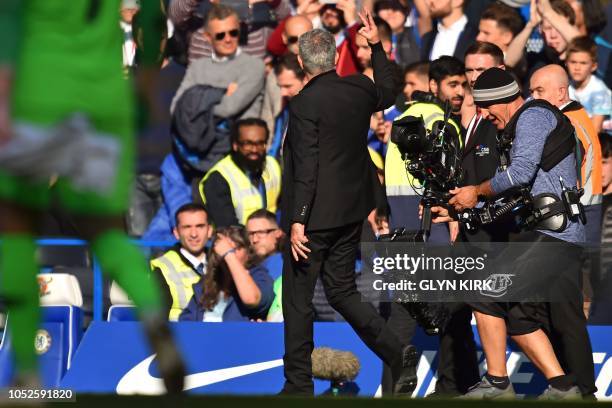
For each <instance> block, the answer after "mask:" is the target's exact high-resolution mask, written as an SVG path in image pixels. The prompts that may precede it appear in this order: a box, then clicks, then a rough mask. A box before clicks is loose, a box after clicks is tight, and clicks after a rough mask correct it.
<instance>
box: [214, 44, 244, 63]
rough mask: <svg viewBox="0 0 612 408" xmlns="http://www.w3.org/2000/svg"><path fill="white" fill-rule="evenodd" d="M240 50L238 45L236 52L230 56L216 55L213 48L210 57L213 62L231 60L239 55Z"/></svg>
mask: <svg viewBox="0 0 612 408" xmlns="http://www.w3.org/2000/svg"><path fill="white" fill-rule="evenodd" d="M241 52H242V50H241V49H240V47H238V48H237V49H236V52H235V53H234V55H230V56H227V57H219V56H217V54H215V50H213V51H212V55H211V58H212V60H213V62H225V61H229V60H233V59H234V58H236V57H237V56H239V55H240V53H241Z"/></svg>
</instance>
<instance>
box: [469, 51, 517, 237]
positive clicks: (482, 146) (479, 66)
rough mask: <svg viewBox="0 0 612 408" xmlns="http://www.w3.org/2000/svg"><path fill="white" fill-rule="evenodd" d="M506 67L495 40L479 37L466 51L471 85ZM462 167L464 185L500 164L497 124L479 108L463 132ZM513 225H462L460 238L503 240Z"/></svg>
mask: <svg viewBox="0 0 612 408" xmlns="http://www.w3.org/2000/svg"><path fill="white" fill-rule="evenodd" d="M493 67H498V68H502V69H505V67H504V54H503V52H502V50H501V49H500V48H499V47H498V46H496V45H495V44H492V43H489V42H484V41H476V42H475V43H474V44H472V45H471V46H470V47H469V48H468V49H467V51H466V52H465V74H466V76H467V79H468V82H469V83H470V88H472V87H473V86H474V83H475V82H476V79H477V78H478V77H479V76H480V74H482V73H483V72H484V71H486V70H487V69H489V68H493ZM463 140H464V143H463V156H462V161H461V168H462V169H463V174H464V184H465V185H468V186H470V185H477V184H480V183H482V182H483V181H486V180H488V179H490V178H491V177H493V176H494V175H495V173H496V171H497V168H498V167H499V165H500V156H499V150H498V148H497V128H496V127H495V125H493V123H491V121H489V120H487V119H484V118H483V117H482V114H481V113H480V111H476V112H475V114H474V116H473V117H472V119H471V120H470V121H469V124H468V127H467V129H465V133H464V135H463ZM510 229H511V226H510V225H509V224H507V223H504V224H503V225H501V224H494V225H488V226H482V227H481V228H478V229H477V230H476V231H467V230H466V229H465V228H461V230H460V233H459V239H460V240H461V241H471V242H491V241H493V242H504V241H507V239H508V233H509V230H510Z"/></svg>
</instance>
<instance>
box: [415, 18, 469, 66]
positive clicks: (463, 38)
mask: <svg viewBox="0 0 612 408" xmlns="http://www.w3.org/2000/svg"><path fill="white" fill-rule="evenodd" d="M437 35H438V24H437V23H436V22H435V21H434V23H433V28H432V30H431V31H430V32H428V33H425V34H424V35H423V39H422V40H421V60H423V61H429V60H430V58H429V55H430V54H431V49H432V48H433V45H434V41H435V40H436V36H437ZM477 35H478V26H475V25H473V24H471V23H470V22H469V21H468V23H467V24H466V26H465V28H464V29H463V31H462V32H461V34H460V35H459V40H458V41H457V46H456V47H455V52H454V53H453V57H457V58H458V59H459V60H460V61H463V58H464V56H465V51H467V49H468V47H469V46H470V45H472V43H473V42H474V41H475V40H476V36H477Z"/></svg>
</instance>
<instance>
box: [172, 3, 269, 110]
mask: <svg viewBox="0 0 612 408" xmlns="http://www.w3.org/2000/svg"><path fill="white" fill-rule="evenodd" d="M204 27H205V31H204V35H205V37H206V40H207V41H208V42H209V43H210V44H211V45H212V48H213V53H212V55H211V56H210V57H202V58H199V59H197V60H194V61H192V63H191V64H190V65H189V67H188V68H187V72H186V73H185V78H184V79H183V82H182V83H181V86H180V87H179V89H178V90H177V91H176V95H175V96H174V99H173V100H172V106H171V109H170V110H171V111H172V112H174V107H175V106H176V103H177V101H178V100H179V99H180V98H181V96H182V95H183V93H184V92H185V91H186V90H188V89H189V88H191V87H193V86H194V85H210V86H214V87H220V88H226V89H227V90H226V93H225V95H224V96H223V98H222V99H221V102H220V103H219V104H218V105H216V106H215V107H214V110H213V112H214V114H215V115H216V116H218V117H221V118H226V119H231V118H234V117H236V116H240V117H242V118H247V117H256V116H259V112H260V110H261V101H262V97H263V88H264V78H265V73H264V63H263V61H262V60H261V59H260V58H257V57H253V56H251V55H248V54H246V53H243V52H241V50H240V48H239V47H238V38H239V36H240V22H239V20H238V15H237V14H236V12H235V11H234V10H233V9H232V8H231V7H228V6H225V5H221V4H218V5H214V6H213V7H212V8H211V9H210V11H209V12H208V14H207V15H206V22H205V25H204Z"/></svg>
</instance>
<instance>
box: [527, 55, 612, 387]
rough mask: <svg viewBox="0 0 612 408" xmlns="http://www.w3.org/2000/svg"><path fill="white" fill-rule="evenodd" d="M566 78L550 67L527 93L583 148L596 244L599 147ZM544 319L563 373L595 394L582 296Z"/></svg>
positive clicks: (590, 238) (590, 236)
mask: <svg viewBox="0 0 612 408" xmlns="http://www.w3.org/2000/svg"><path fill="white" fill-rule="evenodd" d="M568 87H569V78H568V76H567V73H566V72H565V70H564V69H563V67H561V66H560V65H556V64H551V65H546V66H545V67H543V68H540V69H539V70H537V71H536V72H534V73H533V75H532V76H531V79H530V83H529V90H530V91H531V94H532V96H533V97H534V98H535V99H543V100H545V101H547V102H549V103H550V104H552V105H554V106H556V107H557V108H559V110H561V112H563V113H564V114H565V116H567V117H568V118H569V120H570V122H571V123H572V125H573V126H574V129H575V130H576V135H577V136H578V138H579V139H580V142H581V143H582V146H583V147H584V152H585V154H584V157H583V160H582V163H581V182H582V187H583V188H584V191H585V193H584V196H583V197H582V199H581V201H582V203H583V204H584V206H585V207H584V208H585V211H586V214H587V223H586V225H585V229H586V238H587V242H588V243H593V244H597V243H598V242H599V240H600V236H601V230H600V228H601V224H600V219H601V201H602V188H601V146H600V144H599V139H598V137H597V132H596V131H595V128H594V126H593V123H592V122H591V120H590V119H589V115H588V114H587V112H586V111H585V110H584V108H583V107H582V106H581V105H580V104H579V103H578V102H576V101H572V100H571V99H570V98H569V90H568ZM549 305H550V307H549V316H547V318H548V319H547V320H548V322H546V323H548V324H550V327H549V337H550V339H551V343H552V344H553V346H554V349H555V353H556V354H557V357H558V358H559V362H560V363H561V365H562V366H563V369H564V370H565V372H567V373H572V374H574V375H575V376H576V379H577V383H578V387H579V388H580V391H581V392H582V394H583V396H585V397H590V396H592V394H593V393H594V392H595V390H596V388H595V367H594V365H593V359H592V349H591V343H590V342H589V337H588V334H587V332H586V328H585V324H586V322H585V319H586V318H585V315H584V313H583V301H582V294H581V293H576V296H575V297H573V296H572V297H570V298H568V300H567V301H565V302H553V303H550V304H549Z"/></svg>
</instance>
